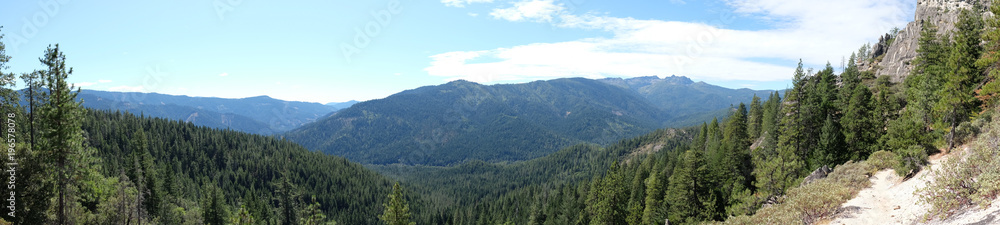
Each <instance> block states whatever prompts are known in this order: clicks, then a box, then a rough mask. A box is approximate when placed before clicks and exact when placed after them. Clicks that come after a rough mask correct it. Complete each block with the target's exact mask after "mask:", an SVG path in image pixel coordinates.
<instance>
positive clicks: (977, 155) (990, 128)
mask: <svg viewBox="0 0 1000 225" xmlns="http://www.w3.org/2000/svg"><path fill="white" fill-rule="evenodd" d="M983 130H985V132H984V133H982V134H981V135H980V136H979V137H978V138H977V139H976V141H975V142H974V143H972V145H971V146H970V147H969V151H967V152H964V153H956V154H953V155H952V156H951V157H950V158H949V159H948V160H947V161H945V162H944V163H942V165H941V168H940V169H936V170H934V171H933V172H932V175H933V181H932V182H930V183H929V184H928V185H927V187H924V188H922V189H920V190H918V191H919V192H920V200H921V201H922V202H924V203H927V204H929V205H931V210H930V212H928V215H927V216H928V217H931V216H939V217H940V218H946V217H948V216H950V215H951V214H953V213H954V212H955V211H956V210H958V209H962V208H964V207H968V206H971V205H978V206H980V207H986V206H987V205H989V204H990V203H991V202H992V201H993V200H994V199H996V198H997V196H998V195H1000V147H998V145H1000V123H998V122H997V120H996V119H993V120H992V121H991V122H989V124H988V125H987V126H986V127H984V128H983Z"/></svg>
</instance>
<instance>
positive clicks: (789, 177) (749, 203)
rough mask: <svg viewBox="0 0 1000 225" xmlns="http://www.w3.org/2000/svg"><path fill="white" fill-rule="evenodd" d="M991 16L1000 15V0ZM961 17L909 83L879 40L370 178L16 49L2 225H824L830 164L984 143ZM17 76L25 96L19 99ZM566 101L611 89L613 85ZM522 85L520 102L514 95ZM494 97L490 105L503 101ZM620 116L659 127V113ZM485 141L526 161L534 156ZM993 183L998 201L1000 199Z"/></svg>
mask: <svg viewBox="0 0 1000 225" xmlns="http://www.w3.org/2000/svg"><path fill="white" fill-rule="evenodd" d="M990 9H991V10H992V12H993V13H994V14H995V15H1000V3H995V4H994V5H993V7H991V8H990ZM960 15H961V16H960V20H959V21H958V23H957V24H956V28H957V29H956V30H955V31H954V32H953V33H951V34H939V33H938V30H937V28H936V27H934V26H933V25H932V24H931V23H925V24H924V26H922V31H921V38H920V40H919V49H918V53H919V56H918V58H917V59H916V60H914V63H915V69H914V70H913V72H912V74H910V75H909V76H907V77H906V78H905V80H902V81H901V82H893V81H892V80H890V79H889V78H888V77H885V76H881V77H877V76H875V75H874V73H873V72H872V70H871V69H862V68H861V67H860V66H859V64H860V63H865V64H870V63H874V62H878V61H879V60H881V59H880V58H878V57H869V56H870V52H868V51H869V49H868V48H866V47H863V48H862V49H860V50H859V51H858V52H857V53H856V54H853V55H852V56H851V57H850V58H849V59H848V60H847V61H846V62H845V65H844V67H843V68H842V71H843V72H841V73H840V74H837V73H836V72H835V69H834V68H833V66H831V65H829V64H827V65H826V66H825V67H824V68H822V69H819V70H813V69H808V68H804V65H803V63H801V62H800V63H799V64H798V66H797V68H796V69H795V71H794V72H792V77H793V86H792V88H790V89H789V90H786V91H785V92H784V93H782V92H771V93H769V95H768V96H755V97H753V99H752V100H751V101H750V102H748V103H740V104H734V105H733V106H732V107H731V108H730V109H728V110H727V111H726V114H727V115H726V116H725V117H724V118H723V119H714V120H712V121H711V122H704V123H702V124H701V125H700V126H695V127H690V128H681V129H659V130H655V131H653V132H651V133H648V134H645V135H632V136H636V137H632V138H625V139H621V140H617V141H615V140H604V139H607V137H605V135H606V134H607V132H608V131H607V130H591V129H592V127H589V126H586V125H588V124H594V123H606V122H608V121H586V120H582V121H572V122H570V123H565V124H543V125H544V126H545V127H546V128H554V129H553V130H563V131H564V132H576V133H577V134H579V135H581V136H580V137H586V138H576V139H573V140H569V138H551V139H547V140H548V141H551V142H542V143H533V142H532V140H531V138H539V137H543V136H544V134H545V132H552V131H543V130H539V129H537V128H538V127H539V126H540V125H538V123H541V121H542V120H541V119H539V118H545V116H551V115H543V114H545V113H541V112H540V113H538V114H533V113H535V112H538V111H526V112H522V113H523V114H519V115H520V117H525V118H528V117H538V118H534V119H522V120H502V118H490V119H491V120H484V121H492V122H496V123H501V124H491V123H485V124H464V125H462V126H470V127H457V128H456V129H472V130H475V129H485V128H482V127H488V128H489V129H498V128H502V129H508V130H506V131H505V133H500V134H504V135H498V136H475V137H465V138H466V139H465V141H466V142H460V143H464V144H466V145H468V146H472V145H476V144H481V143H479V142H477V141H479V140H480V139H483V138H488V139H501V140H504V139H505V140H508V141H509V142H513V143H520V144H524V146H535V148H537V149H542V148H544V147H538V146H545V147H551V146H553V145H556V144H569V143H572V142H574V141H577V142H578V141H580V140H581V139H588V140H591V139H595V140H604V141H602V142H606V143H607V145H604V146H602V145H598V144H577V145H570V147H566V148H561V149H560V150H558V151H554V152H553V153H551V154H543V155H544V156H538V157H537V158H534V159H531V160H526V161H519V160H518V159H520V158H512V159H510V160H509V161H501V162H485V161H479V160H468V161H463V160H459V159H458V158H444V159H442V160H443V161H440V162H436V163H431V164H440V165H451V164H457V165H455V166H448V167H443V166H412V165H405V164H389V165H369V166H368V167H367V168H366V167H364V166H362V165H361V164H358V163H353V162H350V161H348V160H347V159H345V158H342V157H338V156H330V155H326V154H325V153H323V152H321V151H315V152H314V151H310V150H309V149H306V148H304V147H302V146H300V145H298V144H296V143H293V142H291V141H289V140H285V139H283V138H281V137H276V136H263V135H256V134H247V133H243V132H237V131H232V130H220V129H212V128H207V127H200V126H196V125H193V124H191V123H186V122H179V121H174V120H169V119H161V118H150V117H147V116H144V115H134V114H130V113H126V112H118V111H105V110H92V109H86V108H84V107H82V105H81V102H80V101H78V98H77V95H78V93H79V89H76V90H74V87H73V86H72V85H71V84H69V83H68V82H67V81H66V79H67V78H68V77H69V76H70V75H72V73H73V69H72V68H71V67H68V66H67V61H66V56H65V55H64V54H63V53H62V52H61V51H60V49H59V45H53V46H50V47H49V48H48V49H46V50H45V52H44V55H43V56H42V57H41V58H40V59H39V61H40V63H41V64H42V66H43V69H42V70H38V71H34V72H30V73H23V74H20V75H19V76H18V75H15V74H14V73H10V72H7V71H5V70H6V69H7V67H6V66H5V64H4V63H6V62H8V61H9V59H10V57H8V56H5V55H4V52H3V47H4V46H3V45H2V42H0V82H2V83H0V103H2V104H0V110H3V111H2V115H3V116H4V117H6V118H7V120H6V121H7V128H8V129H5V130H4V131H3V134H4V135H5V137H6V138H5V141H6V142H7V146H8V157H7V160H6V162H7V163H16V164H7V166H8V167H10V168H11V170H14V172H11V171H10V170H8V171H7V173H9V175H10V178H9V179H8V181H10V183H9V184H10V185H9V186H5V187H3V189H4V193H12V194H11V195H12V196H11V199H16V201H14V203H15V207H10V208H7V209H9V210H10V212H11V214H4V216H3V217H2V220H0V224H6V223H8V222H12V223H15V224H337V223H340V224H394V225H395V224H406V225H411V224H662V223H664V221H669V222H670V223H671V224H697V223H706V222H707V223H714V222H722V221H728V222H730V223H734V224H746V223H749V224H755V223H769V224H802V223H811V222H815V219H816V218H818V217H820V216H822V215H826V214H829V213H830V212H831V210H834V209H835V208H834V209H830V208H829V206H830V205H839V202H836V201H838V200H840V199H842V198H843V196H850V195H852V193H851V192H850V191H844V189H843V188H834V189H835V190H836V191H838V193H839V194H838V196H839V197H836V198H834V197H829V196H819V198H811V199H810V198H802V197H797V196H803V195H801V193H803V192H807V193H808V192H813V193H816V194H823V193H824V192H823V191H825V189H824V188H823V186H818V185H810V184H816V183H815V181H814V180H807V179H806V177H807V176H808V175H810V174H811V173H812V172H813V171H817V170H818V169H821V168H834V169H833V171H834V172H833V173H831V178H830V179H833V180H834V181H829V182H825V183H823V182H820V183H819V184H820V185H830V184H831V183H835V182H839V181H845V183H849V184H846V185H853V186H860V185H859V183H858V182H856V181H857V180H859V176H850V174H855V175H856V174H859V173H860V174H864V173H867V172H866V171H869V170H872V168H879V169H880V168H892V169H895V171H896V172H897V173H899V174H900V175H901V176H909V175H912V174H914V173H916V172H917V171H919V170H920V169H921V167H922V166H923V165H924V164H925V163H926V161H927V158H928V155H929V154H933V153H936V152H938V151H950V150H951V149H952V148H955V147H956V146H960V145H962V144H965V143H967V142H970V141H971V140H972V138H973V137H975V136H976V135H978V134H979V133H980V127H982V126H981V121H983V120H984V118H993V117H994V116H995V115H994V114H995V113H994V111H996V108H997V106H998V100H997V96H998V93H1000V82H997V78H1000V70H997V68H1000V55H998V54H997V52H998V51H1000V30H998V29H1000V19H997V18H995V17H991V18H988V19H986V20H983V19H982V17H981V16H979V15H982V13H981V12H970V11H963V12H961V14H960ZM890 42H891V40H890ZM982 43H985V44H982ZM19 80H20V81H22V82H23V83H22V85H24V86H26V87H27V89H26V90H24V91H17V90H15V89H14V87H16V86H17V83H18V81H19ZM560 82H562V83H560ZM560 82H553V83H537V84H536V85H542V86H544V85H573V86H572V87H579V86H581V85H583V86H587V85H598V84H597V83H589V82H586V81H582V80H574V79H569V80H562V81H560ZM451 85H454V86H460V87H463V88H466V89H474V91H482V90H475V89H479V88H482V86H476V85H472V84H468V83H463V82H456V83H452V84H451ZM600 87H601V88H604V86H600ZM610 87H613V86H610ZM500 88H505V87H504V86H501V87H500ZM560 90H575V91H578V92H585V91H595V90H597V92H598V93H596V94H601V93H605V92H600V90H604V89H599V88H598V89H593V88H591V89H579V90H577V89H574V88H563V89H560ZM436 91H438V89H433V88H430V89H423V90H419V89H418V90H416V91H412V92H410V93H407V94H410V95H415V96H417V97H423V96H420V95H419V94H421V92H436ZM495 91H496V90H495ZM513 91H518V90H500V92H513ZM554 95H559V96H564V97H565V98H568V99H563V100H564V101H561V102H562V103H561V104H566V105H567V106H566V108H573V107H576V108H579V109H583V110H582V111H578V112H580V113H579V114H583V113H606V111H607V110H597V109H594V108H587V107H586V106H589V105H588V104H584V102H586V101H587V99H584V98H577V97H573V96H580V95H579V93H577V94H576V95H573V94H566V93H558V94H554ZM586 95H595V93H587V94H586ZM619 97H620V98H617V99H616V100H614V101H608V102H604V103H603V104H598V106H600V107H604V108H602V109H618V108H629V107H633V106H634V105H629V103H630V102H635V101H632V100H635V99H632V98H633V97H634V96H619ZM418 99H422V98H416V97H415V98H413V99H411V100H413V101H401V102H391V104H418V102H417V101H416V100H418ZM484 99H485V100H484ZM484 99H480V100H484V101H497V100H490V99H489V98H484ZM428 101H429V100H428ZM636 101H638V100H636ZM22 102H23V103H24V104H21V103H22ZM520 102H521V103H524V104H529V105H527V106H525V105H508V106H509V107H510V108H532V107H531V106H530V104H534V103H533V102H532V101H520ZM376 104H390V103H360V104H359V105H358V107H355V108H352V109H354V110H352V109H347V111H345V112H344V114H343V116H353V117H358V118H366V117H375V116H378V115H372V114H371V113H370V112H369V111H365V109H366V107H376V106H377V105H376ZM616 104H619V105H616ZM620 104H625V105H620ZM496 105H503V104H494V106H491V107H497V108H477V110H486V111H504V110H514V109H509V108H503V107H498V106H496ZM487 106H489V105H487ZM453 107H455V108H454V109H455V110H457V111H453V113H455V115H457V116H458V117H454V118H467V117H473V116H478V115H474V113H471V112H470V111H468V110H469V108H467V107H468V106H467V105H456V106H453ZM634 107H637V108H632V109H640V110H635V112H634V113H639V114H644V115H643V116H641V117H635V118H653V117H657V116H659V115H656V111H655V110H646V106H634ZM463 110H464V111H463ZM559 112H562V109H560V111H559ZM410 113H415V114H413V115H414V116H421V115H425V114H432V112H410ZM421 113H423V114H421ZM565 115H566V116H569V114H565ZM612 118H614V117H612ZM397 119H398V120H416V119H417V118H397ZM422 119H426V120H434V119H435V118H422ZM437 119H440V118H437ZM633 119H634V118H633ZM372 121H374V120H372ZM362 122H363V121H362ZM432 122H435V121H432ZM436 122H442V123H444V122H454V121H436ZM515 122H516V124H510V123H515ZM617 122H621V123H620V124H644V123H653V124H656V122H655V120H653V119H648V120H647V119H636V120H629V121H617ZM625 122H627V123H625ZM400 124H403V125H406V124H410V123H400ZM400 124H392V123H389V124H381V125H383V126H387V127H388V128H391V129H397V128H399V129H402V128H400V127H396V126H402V125H400ZM646 125H648V124H646ZM407 126H409V125H407ZM636 126H638V125H636ZM655 126H657V127H659V126H660V125H659V124H656V125H655ZM418 128H421V127H406V129H402V130H399V132H417V130H419V129H418ZM302 129H319V128H317V127H314V126H306V127H305V128H302ZM567 130H568V131H567ZM480 131H483V132H485V131H488V130H480ZM626 133H628V132H626ZM515 134H516V135H515ZM628 134H631V133H628ZM400 135H402V134H400ZM505 135H506V136H505ZM290 136H292V137H296V136H295V135H294V134H291V135H290ZM365 137H367V136H357V137H348V138H355V139H357V141H373V142H388V141H387V140H360V139H358V138H365ZM297 138H308V137H305V136H298V137H297ZM461 138H462V137H457V140H462V139H461ZM318 141H321V140H318ZM536 141H537V140H536ZM397 144H398V143H397ZM316 145H317V146H326V145H325V144H324V143H316ZM326 147H329V146H326ZM382 147H385V148H387V149H389V150H392V148H396V147H399V146H398V145H392V144H390V145H386V146H382ZM483 148H500V149H487V150H492V151H525V152H526V151H528V149H527V147H524V148H523V149H517V148H515V149H503V148H501V147H497V146H490V145H486V146H483ZM317 150H322V149H317ZM389 150H386V151H389ZM543 153H547V152H543ZM392 154H396V153H392ZM477 154H493V153H492V152H487V151H480V152H478V153H477ZM525 154H527V153H525ZM532 154H542V153H532ZM396 158H399V156H398V154H397V155H396ZM422 160H424V161H427V160H429V159H422ZM514 161H516V162H514ZM869 161H870V162H869ZM371 162H374V161H371ZM459 162H461V163H459ZM386 164H388V163H386ZM859 164H863V165H859ZM859 168H860V169H859ZM376 171H378V172H376ZM852 171H853V172H852ZM843 174H848V175H843ZM841 175H843V176H841ZM863 179H866V177H864V176H863V175H862V176H861V178H860V180H863ZM941 185H947V184H941ZM984 190H985V189H984ZM991 190H994V192H986V193H1000V192H995V190H1000V189H996V188H995V189H991ZM987 197H993V198H995V197H996V194H991V195H987ZM979 198H985V197H979ZM803 199H806V200H803ZM10 201H13V200H10ZM805 201H812V202H808V203H805ZM967 202H982V200H981V199H976V200H975V201H974V200H968V201H967ZM809 203H812V204H809ZM783 204H799V205H793V206H794V207H789V208H792V209H789V210H797V211H795V212H799V211H801V212H802V213H801V214H796V213H786V214H782V215H784V216H781V217H770V215H774V214H773V213H774V212H773V211H774V210H776V209H785V208H783V207H780V206H779V207H776V205H783ZM796 207H797V208H796ZM14 215H16V216H14ZM754 215H762V216H759V217H769V218H763V219H761V218H759V217H754Z"/></svg>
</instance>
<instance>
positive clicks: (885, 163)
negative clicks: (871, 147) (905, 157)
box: [868, 150, 900, 170]
mask: <svg viewBox="0 0 1000 225" xmlns="http://www.w3.org/2000/svg"><path fill="white" fill-rule="evenodd" d="M868 164H869V165H871V166H872V167H874V169H875V170H884V169H891V168H895V167H896V165H899V164H900V162H899V156H898V155H896V153H893V152H891V151H884V150H883V151H877V152H875V153H872V155H871V156H869V157H868Z"/></svg>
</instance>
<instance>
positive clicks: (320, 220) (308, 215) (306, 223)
mask: <svg viewBox="0 0 1000 225" xmlns="http://www.w3.org/2000/svg"><path fill="white" fill-rule="evenodd" d="M321 206H322V205H320V204H319V202H317V201H316V196H315V195H314V196H312V203H311V204H309V205H307V206H306V208H305V209H304V210H303V211H302V213H301V214H302V215H300V216H299V218H302V219H301V220H300V221H299V222H300V223H299V224H301V225H337V221H333V220H329V221H327V219H326V214H323V210H321V209H320V207H321Z"/></svg>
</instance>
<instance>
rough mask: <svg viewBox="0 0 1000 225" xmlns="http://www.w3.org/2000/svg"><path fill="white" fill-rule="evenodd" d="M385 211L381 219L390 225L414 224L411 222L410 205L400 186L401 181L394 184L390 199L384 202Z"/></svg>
mask: <svg viewBox="0 0 1000 225" xmlns="http://www.w3.org/2000/svg"><path fill="white" fill-rule="evenodd" d="M382 206H383V207H385V211H384V212H383V213H382V216H379V219H381V220H382V221H385V222H386V223H388V224H389V225H414V224H417V223H415V222H410V206H409V205H408V204H406V199H404V198H403V188H401V187H399V182H396V184H395V185H393V186H392V193H389V201H388V202H386V203H384V204H382Z"/></svg>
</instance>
